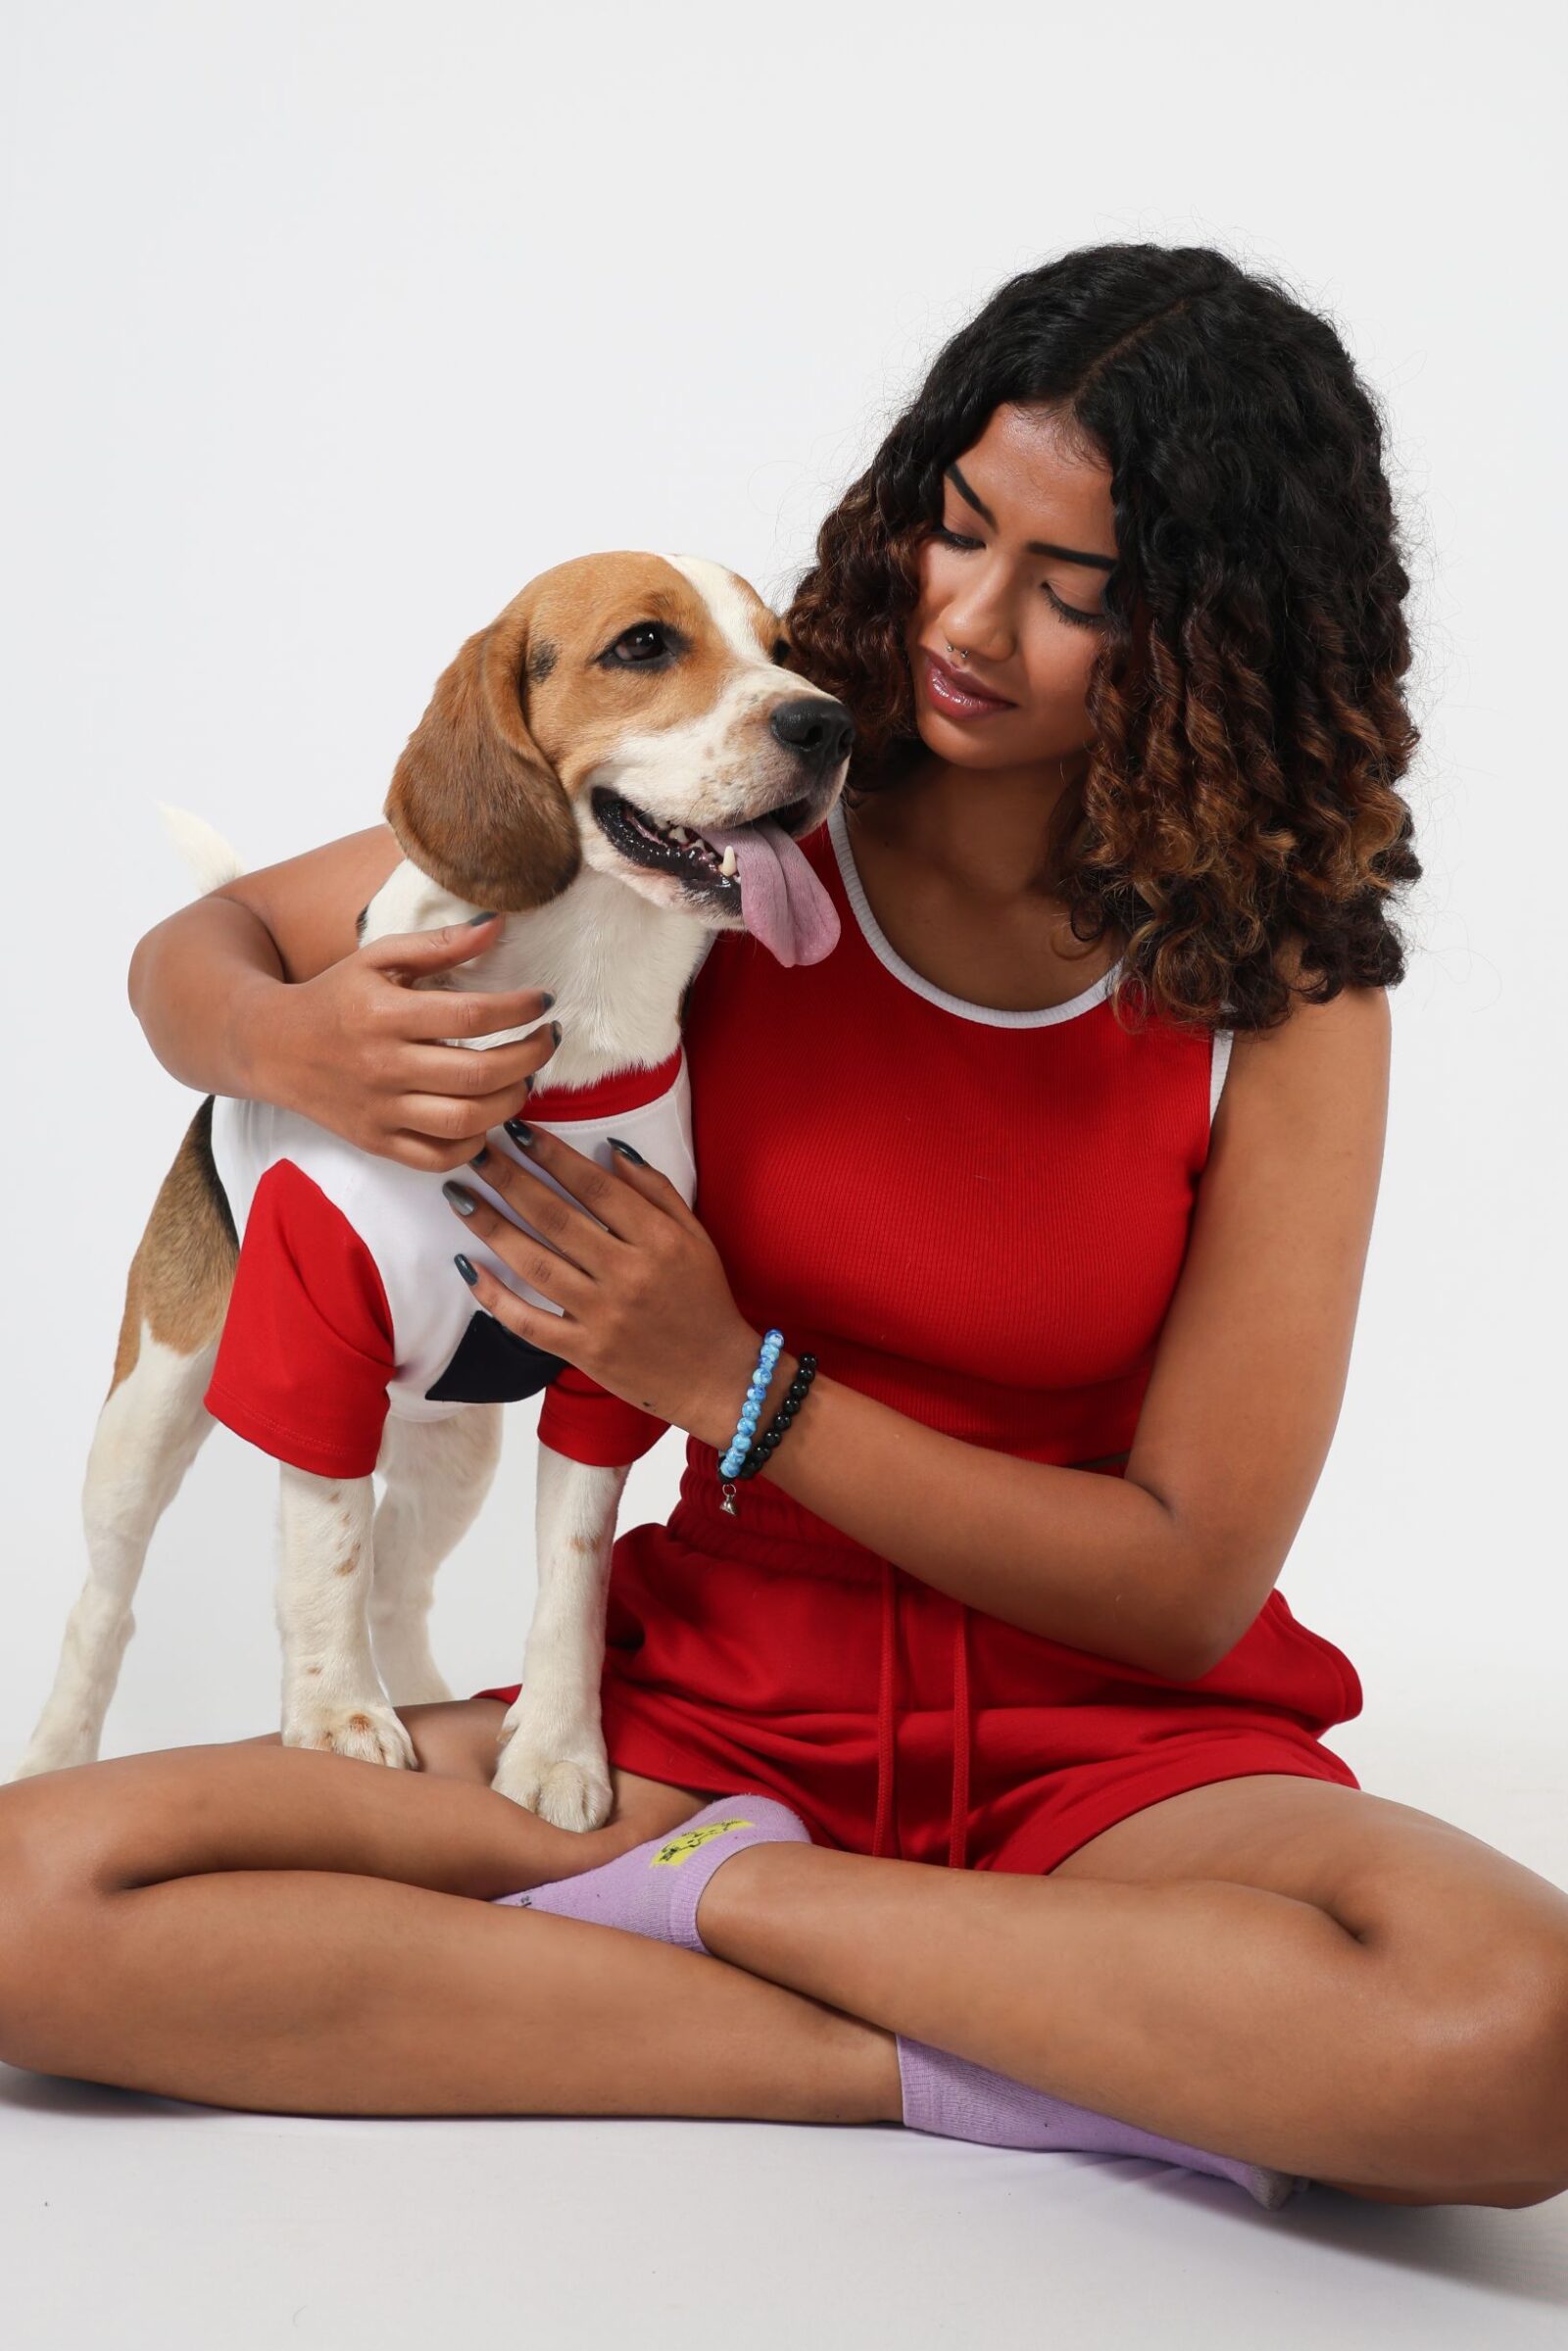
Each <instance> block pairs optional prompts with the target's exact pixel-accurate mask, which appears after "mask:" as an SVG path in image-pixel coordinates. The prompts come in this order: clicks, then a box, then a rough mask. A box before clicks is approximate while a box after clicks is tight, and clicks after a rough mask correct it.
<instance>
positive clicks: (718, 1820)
mask: <svg viewBox="0 0 1568 2351" xmlns="http://www.w3.org/2000/svg"><path fill="white" fill-rule="evenodd" d="M810 1841H811V1837H810V1832H809V1830H808V1828H807V1826H806V1824H805V1822H804V1821H802V1820H800V1819H799V1818H798V1817H797V1815H796V1814H795V1813H793V1812H791V1810H790V1809H789V1806H788V1805H787V1804H780V1803H778V1802H777V1801H776V1800H775V1799H774V1798H773V1797H772V1796H758V1795H741V1796H721V1797H720V1798H719V1799H718V1801H717V1802H716V1803H712V1804H708V1805H705V1806H704V1808H703V1810H702V1811H701V1812H694V1813H693V1815H692V1817H691V1819H690V1820H689V1821H683V1822H682V1823H681V1825H680V1827H679V1828H678V1829H672V1830H671V1831H670V1832H669V1834H668V1836H667V1837H652V1838H650V1840H649V1841H648V1843H647V1844H644V1845H634V1846H633V1847H632V1850H631V1851H630V1852H629V1853H622V1854H620V1855H619V1856H618V1857H617V1858H616V1859H615V1860H614V1861H607V1862H605V1863H604V1864H603V1866H602V1867H601V1868H599V1869H596V1870H584V1871H583V1873H582V1875H581V1877H578V1878H558V1879H557V1880H556V1882H555V1884H554V1885H553V1886H533V1887H531V1888H530V1889H529V1891H528V1892H527V1893H520V1894H502V1895H500V1896H499V1897H498V1900H499V1901H500V1902H501V1903H502V1904H510V1905H512V1907H513V1908H515V1909H517V1910H544V1911H548V1912H549V1913H550V1915H551V1916H552V1917H553V1918H564V1919H591V1920H593V1921H594V1923H595V1924H596V1925H598V1926H601V1927H623V1928H625V1929H626V1931H627V1933H628V1934H631V1935H653V1936H654V1937H655V1939H656V1940H657V1941H659V1942H666V1943H678V1944H679V1945H680V1946H681V1948H682V1949H683V1950H686V1951H706V1950H707V1948H708V1945H707V1944H706V1943H705V1942H704V1940H703V1938H702V1936H701V1935H699V1934H698V1932H697V1905H698V1903H699V1901H700V1900H701V1899H702V1894H703V1888H704V1887H705V1886H707V1884H708V1881H709V1879H710V1878H711V1876H712V1874H713V1872H714V1871H715V1870H716V1869H717V1867H718V1865H719V1863H720V1862H721V1861H728V1859H729V1858H730V1855H731V1854H732V1853H739V1852H742V1851H744V1849H745V1848H746V1846H747V1845H765V1844H802V1845H809V1843H810Z"/></svg>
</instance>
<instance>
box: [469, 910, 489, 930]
mask: <svg viewBox="0 0 1568 2351" xmlns="http://www.w3.org/2000/svg"><path fill="white" fill-rule="evenodd" d="M494 920H495V916H494V915H493V914H470V915H469V916H468V928H469V930H470V931H476V930H477V929H478V927H479V925H480V923H481V922H494Z"/></svg>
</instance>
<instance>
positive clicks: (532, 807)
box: [386, 595, 582, 914]
mask: <svg viewBox="0 0 1568 2351" xmlns="http://www.w3.org/2000/svg"><path fill="white" fill-rule="evenodd" d="M527 661H528V612H527V600H526V596H525V595H524V596H521V597H518V598H517V599H516V601H515V603H513V604H510V605H508V607H507V609H506V611H505V612H503V613H502V614H501V616H500V617H499V619H497V620H493V621H492V622H491V624H490V626H489V627H488V628H484V629H480V630H479V632H478V634H477V635H476V636H472V637H470V638H469V639H468V641H467V643H466V645H465V646H464V648H463V651H462V652H461V653H460V654H459V655H458V657H457V659H456V661H453V662H452V663H451V665H450V666H449V667H448V668H446V669H444V670H443V671H442V673H441V676H440V677H439V678H438V679H437V681H436V688H435V692H434V693H433V694H432V695H431V697H430V707H429V709H428V710H426V711H425V713H424V716H423V717H422V718H421V719H420V721H419V723H418V725H417V727H416V728H415V730H414V732H413V734H412V735H411V736H410V737H409V740H408V744H407V746H406V748H405V750H404V753H403V756H402V758H401V759H399V760H398V763H397V766H396V768H395V769H394V771H393V775H392V788H391V790H390V792H389V793H388V794H387V799H386V818H387V822H388V823H389V824H390V825H391V827H392V830H393V832H394V833H395V834H396V835H397V838H398V845H399V847H400V848H401V849H402V851H403V854H404V856H405V857H409V858H411V859H412V860H413V862H414V863H415V864H416V865H417V866H418V868H419V870H420V871H421V872H422V873H427V874H428V875H429V876H430V878H431V880H432V881H436V882H439V883H440V884H441V887H442V888H443V889H444V890H450V891H451V892H452V893H453V894H454V896H455V897H458V898H462V899H466V901H467V902H468V903H469V905H471V906H483V907H485V908H486V909H487V911H493V912H496V913H501V914H521V913H525V912H526V911H527V910H528V908H529V907H530V906H543V905H545V903H546V902H547V901H548V900H549V899H552V898H556V897H559V896H560V894H561V892H562V891H563V890H564V889H565V887H566V885H567V883H568V882H570V881H571V880H572V879H573V878H574V876H575V875H576V873H577V871H578V869H579V867H580V866H581V864H582V845H581V842H580V840H579V837H578V833H577V823H576V819H575V817H574V816H573V814H572V811H571V804H570V802H569V801H568V800H567V798H566V794H565V792H564V789H563V787H562V783H561V779H560V777H559V776H558V775H557V774H556V772H555V769H554V768H553V767H552V766H551V764H550V762H549V760H548V759H546V758H545V756H544V754H543V753H542V752H541V751H540V749H539V746H538V744H537V743H536V742H535V741H534V738H533V736H532V734H531V733H530V731H529V727H528V721H527V718H526V717H525V715H524V698H525V695H526V692H527V687H526V682H525V676H524V672H525V669H526V666H527Z"/></svg>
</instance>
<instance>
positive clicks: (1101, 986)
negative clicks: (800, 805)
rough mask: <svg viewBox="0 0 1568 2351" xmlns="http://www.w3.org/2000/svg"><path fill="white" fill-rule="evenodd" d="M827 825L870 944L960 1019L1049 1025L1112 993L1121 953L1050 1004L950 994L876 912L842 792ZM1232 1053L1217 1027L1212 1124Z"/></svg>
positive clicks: (917, 990) (1225, 1032) (992, 1024)
mask: <svg viewBox="0 0 1568 2351" xmlns="http://www.w3.org/2000/svg"><path fill="white" fill-rule="evenodd" d="M827 829H828V838H829V840H830V841H831V842H832V844H833V855H834V857H835V858H836V860H837V862H838V869H839V877H840V879H841V880H842V882H843V884H844V894H845V896H846V897H847V898H848V900H849V902H850V905H851V906H852V907H853V908H854V910H855V919H856V921H857V922H858V924H859V926H860V932H861V936H862V937H863V938H864V940H865V943H866V945H867V947H869V948H870V950H871V952H872V954H873V955H875V956H876V958H877V961H878V962H879V963H881V964H883V965H884V966H885V967H886V968H887V970H889V971H891V972H892V974H893V977H894V978H895V979H896V980H901V981H902V982H903V984H904V986H905V987H906V988H910V989H912V990H913V992H914V994H915V995H916V996H923V997H924V998H925V1000H926V1002H927V1003H928V1004H940V1005H941V1007H942V1009H943V1011H945V1012H952V1013H954V1014H956V1017H957V1018H958V1019H960V1020H979V1021H983V1022H984V1023H985V1024H986V1026H987V1027H988V1028H994V1029H1043V1028H1050V1027H1051V1026H1052V1024H1053V1023H1054V1022H1055V1021H1058V1020H1076V1019H1077V1017H1078V1015H1079V1014H1080V1013H1081V1012H1089V1011H1092V1010H1093V1009H1094V1007H1095V1005H1096V1004H1103V1003H1104V1001H1105V999H1106V997H1108V996H1109V994H1110V991H1111V989H1112V988H1113V987H1114V985H1115V983H1116V977H1117V974H1118V973H1119V972H1120V970H1121V967H1122V962H1123V960H1124V958H1123V957H1122V956H1120V955H1118V956H1117V958H1116V960H1115V962H1114V963H1112V965H1111V967H1110V969H1109V970H1108V971H1106V972H1103V973H1102V974H1101V976H1100V978H1099V979H1098V980H1096V981H1094V982H1093V984H1092V985H1091V986H1090V987H1088V988H1086V989H1085V990H1084V992H1083V994H1082V995H1081V996H1070V997H1068V998H1067V1000H1066V1002H1065V1003H1064V1004H1046V1005H1044V1006H1043V1007H1042V1008H1041V1009H1040V1010H1039V1011H1037V1012H1007V1011H1002V1010H999V1009H998V1007H997V1006H996V1005H995V1004H970V1003H969V1001H968V999H967V998H966V997H962V996H952V995H950V994H949V992H948V991H947V989H946V988H939V987H938V986H937V985H936V983H935V981H934V980H928V979H927V978H926V977H925V976H924V974H923V973H921V972H918V971H916V970H915V968H914V966H913V964H912V963H907V962H906V961H905V960H904V957H903V956H902V955H900V954H899V952H898V950H897V948H895V946H894V945H893V942H892V941H891V939H889V938H888V936H887V934H886V933H885V932H884V930H883V929H882V926H881V924H880V923H879V922H878V921H877V918H876V916H875V915H874V914H873V913H872V911H871V906H870V902H869V900H868V899H867V897H866V895H865V886H864V884H863V883H862V882H861V880H860V872H859V867H858V865H857V864H856V862H855V852H854V850H853V849H852V848H851V847H850V834H849V824H848V821H847V818H846V815H845V808H844V802H843V799H842V798H840V799H838V800H836V801H835V802H834V803H833V806H832V808H831V809H830V810H829V811H828V820H827ZM1230 1057H1231V1031H1230V1030H1229V1029H1216V1030H1215V1031H1214V1032H1213V1036H1212V1040H1211V1043H1210V1049H1209V1082H1208V1123H1209V1125H1210V1126H1212V1125H1213V1123H1214V1112H1215V1111H1216V1109H1217V1108H1218V1107H1219V1098H1220V1092H1221V1089H1222V1088H1223V1086H1224V1084H1225V1072H1226V1070H1227V1069H1228V1068H1229V1066H1230Z"/></svg>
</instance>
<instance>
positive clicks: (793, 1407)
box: [719, 1354, 815, 1519]
mask: <svg viewBox="0 0 1568 2351" xmlns="http://www.w3.org/2000/svg"><path fill="white" fill-rule="evenodd" d="M768 1368H771V1366H768ZM813 1380H815V1356H813V1354H802V1359H800V1368H797V1373H795V1378H792V1380H790V1385H788V1390H785V1398H783V1403H780V1406H778V1410H776V1413H773V1418H771V1422H768V1425H766V1430H764V1432H761V1437H760V1439H757V1444H755V1445H753V1444H750V1442H748V1444H745V1445H743V1448H741V1457H738V1460H736V1455H733V1448H731V1453H726V1455H724V1460H721V1462H719V1477H721V1479H724V1502H721V1507H724V1509H726V1512H729V1516H731V1519H733V1516H738V1512H736V1481H738V1479H743V1477H757V1472H760V1469H761V1465H764V1462H766V1457H768V1455H771V1453H773V1448H776V1445H778V1444H780V1442H783V1434H785V1430H788V1427H790V1422H792V1420H795V1415H797V1413H800V1408H802V1398H804V1395H807V1390H809V1387H811V1383H813ZM748 1401H750V1398H748Z"/></svg>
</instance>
